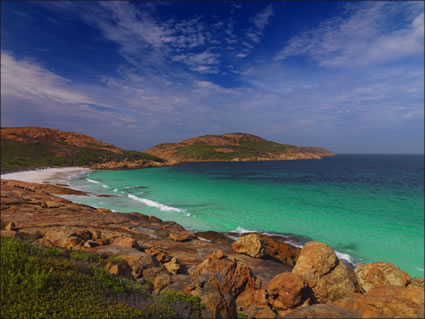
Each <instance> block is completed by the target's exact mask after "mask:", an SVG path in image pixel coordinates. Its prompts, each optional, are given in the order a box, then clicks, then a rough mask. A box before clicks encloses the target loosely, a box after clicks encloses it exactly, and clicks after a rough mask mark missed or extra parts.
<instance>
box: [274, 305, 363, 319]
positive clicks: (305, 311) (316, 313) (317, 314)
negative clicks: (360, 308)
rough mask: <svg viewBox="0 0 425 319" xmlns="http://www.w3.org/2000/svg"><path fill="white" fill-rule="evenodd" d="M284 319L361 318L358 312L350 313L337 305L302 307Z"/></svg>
mask: <svg viewBox="0 0 425 319" xmlns="http://www.w3.org/2000/svg"><path fill="white" fill-rule="evenodd" d="M282 318H294V319H295V318H347V319H348V318H360V314H359V313H358V312H354V311H350V310H347V309H344V308H342V307H339V306H336V305H331V304H327V305H321V304H318V305H312V306H307V307H301V308H299V309H297V310H295V311H292V312H290V313H288V314H286V315H284V316H283V317H282Z"/></svg>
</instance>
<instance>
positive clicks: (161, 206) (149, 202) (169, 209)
mask: <svg viewBox="0 0 425 319" xmlns="http://www.w3.org/2000/svg"><path fill="white" fill-rule="evenodd" d="M128 197H129V198H131V199H134V200H137V201H138V202H141V203H143V204H145V205H146V206H150V207H156V208H159V209H160V210H162V211H164V212H183V210H181V209H179V208H175V207H171V206H167V205H164V204H161V203H159V202H155V201H154V200H150V199H146V198H140V197H137V196H135V195H133V194H128Z"/></svg>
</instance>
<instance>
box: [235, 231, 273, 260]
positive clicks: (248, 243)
mask: <svg viewBox="0 0 425 319" xmlns="http://www.w3.org/2000/svg"><path fill="white" fill-rule="evenodd" d="M232 249H233V251H234V252H236V253H238V254H245V255H248V256H251V257H254V258H262V257H264V256H266V250H265V248H264V244H263V241H262V240H261V239H260V238H259V237H258V236H257V235H256V234H249V235H246V236H243V237H241V238H240V239H239V240H237V241H235V242H234V243H232Z"/></svg>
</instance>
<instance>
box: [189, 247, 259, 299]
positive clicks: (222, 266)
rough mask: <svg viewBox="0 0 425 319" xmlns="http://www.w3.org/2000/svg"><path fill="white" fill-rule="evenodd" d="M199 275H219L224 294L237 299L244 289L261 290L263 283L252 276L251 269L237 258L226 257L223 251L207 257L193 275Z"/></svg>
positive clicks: (219, 282)
mask: <svg viewBox="0 0 425 319" xmlns="http://www.w3.org/2000/svg"><path fill="white" fill-rule="evenodd" d="M197 274H219V275H221V276H222V277H219V280H217V282H218V284H219V285H220V289H221V291H223V292H228V293H231V294H232V295H233V296H234V297H237V296H238V295H239V294H240V293H241V292H242V291H243V290H244V289H248V288H256V287H257V288H260V286H261V282H260V281H258V280H257V279H256V278H255V277H254V275H253V274H252V271H251V269H250V268H249V267H248V266H247V265H246V264H244V263H241V262H238V261H237V260H236V259H235V258H232V257H226V256H225V255H224V253H223V251H222V250H218V251H215V252H213V253H211V254H209V255H208V256H206V257H205V259H204V261H203V262H202V263H200V264H199V265H198V266H197V267H196V268H195V270H194V271H193V272H192V275H197Z"/></svg>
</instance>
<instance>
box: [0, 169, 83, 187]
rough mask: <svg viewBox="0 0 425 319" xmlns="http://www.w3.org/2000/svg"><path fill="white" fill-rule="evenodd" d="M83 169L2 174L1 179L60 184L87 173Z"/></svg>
mask: <svg viewBox="0 0 425 319" xmlns="http://www.w3.org/2000/svg"><path fill="white" fill-rule="evenodd" d="M89 171H90V169H89V168H85V167H61V168H43V169H37V170H32V171H24V172H17V173H8V174H2V175H1V179H13V180H17V181H24V182H32V183H45V182H49V183H60V182H65V181H66V180H67V179H68V177H70V176H73V175H78V174H84V173H87V172H89Z"/></svg>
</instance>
